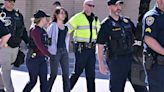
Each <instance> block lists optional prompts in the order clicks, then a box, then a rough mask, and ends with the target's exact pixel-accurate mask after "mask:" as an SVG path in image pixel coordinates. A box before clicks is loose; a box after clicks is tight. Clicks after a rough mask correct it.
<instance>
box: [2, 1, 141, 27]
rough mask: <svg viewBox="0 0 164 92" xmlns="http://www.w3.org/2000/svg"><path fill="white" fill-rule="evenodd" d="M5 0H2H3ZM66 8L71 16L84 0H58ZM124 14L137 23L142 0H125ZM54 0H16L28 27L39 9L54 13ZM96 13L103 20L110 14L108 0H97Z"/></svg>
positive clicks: (79, 8) (80, 8) (78, 9)
mask: <svg viewBox="0 0 164 92" xmlns="http://www.w3.org/2000/svg"><path fill="white" fill-rule="evenodd" d="M2 1H3V0H0V2H2ZM58 1H60V2H61V4H62V6H63V7H64V8H66V10H67V11H68V13H69V17H71V16H72V15H74V14H75V13H77V12H79V11H81V10H82V4H83V0H58ZM123 1H124V5H123V12H122V13H123V15H126V16H129V17H130V18H131V19H132V20H133V22H134V23H135V24H136V23H137V17H138V7H139V1H140V0H123ZM53 2H54V0H16V6H15V7H16V8H18V9H19V10H20V12H21V13H22V14H23V15H24V19H25V24H26V27H27V28H29V26H30V24H31V22H30V18H31V17H32V15H33V13H34V12H35V11H36V10H37V9H43V10H44V11H45V12H47V13H49V14H52V12H51V11H52V7H51V5H52V3H53ZM95 5H96V7H95V9H94V11H95V13H96V15H97V16H98V17H99V18H100V20H103V19H104V18H105V17H106V16H108V12H107V5H106V0H95Z"/></svg>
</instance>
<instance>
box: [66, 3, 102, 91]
mask: <svg viewBox="0 0 164 92" xmlns="http://www.w3.org/2000/svg"><path fill="white" fill-rule="evenodd" d="M94 6H95V5H94V1H93V0H85V1H84V2H83V11H82V12H80V13H77V14H75V15H74V16H73V17H72V18H71V19H70V20H69V21H68V23H67V25H68V28H69V33H71V32H72V31H74V34H73V39H74V47H75V48H74V50H75V58H76V61H75V69H74V72H73V73H72V75H71V77H70V85H71V89H72V88H73V87H74V85H75V84H76V82H77V80H78V78H79V76H80V75H81V73H82V72H83V70H84V69H85V73H86V80H87V89H88V92H95V62H96V57H95V41H96V38H97V31H98V30H99V27H100V21H99V19H98V17H97V16H96V15H95V14H94V13H93V12H92V10H93V8H94Z"/></svg>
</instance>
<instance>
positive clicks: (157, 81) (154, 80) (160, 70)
mask: <svg viewBox="0 0 164 92" xmlns="http://www.w3.org/2000/svg"><path fill="white" fill-rule="evenodd" d="M148 82H149V90H150V91H149V92H164V66H163V65H158V64H154V65H153V66H152V68H151V70H150V71H149V73H148Z"/></svg>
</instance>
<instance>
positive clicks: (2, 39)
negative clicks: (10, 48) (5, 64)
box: [0, 21, 11, 92]
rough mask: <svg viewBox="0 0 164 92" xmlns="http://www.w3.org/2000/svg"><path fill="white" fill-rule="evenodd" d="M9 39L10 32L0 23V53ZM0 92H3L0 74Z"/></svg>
mask: <svg viewBox="0 0 164 92" xmlns="http://www.w3.org/2000/svg"><path fill="white" fill-rule="evenodd" d="M10 37H11V34H10V31H9V30H7V28H6V26H5V25H4V23H3V22H2V21H0V53H1V48H5V47H6V46H7V41H8V40H9V38H10ZM0 65H1V64H0ZM0 92H4V84H3V80H2V76H1V74H0Z"/></svg>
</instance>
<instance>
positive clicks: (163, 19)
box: [143, 0, 164, 92]
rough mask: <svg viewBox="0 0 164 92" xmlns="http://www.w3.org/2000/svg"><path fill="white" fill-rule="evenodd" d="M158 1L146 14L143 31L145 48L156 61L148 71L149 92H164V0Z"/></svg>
mask: <svg viewBox="0 0 164 92" xmlns="http://www.w3.org/2000/svg"><path fill="white" fill-rule="evenodd" d="M156 3H157V6H156V7H155V8H153V9H152V10H150V11H148V12H147V13H146V14H145V15H144V18H143V31H144V42H145V44H146V45H145V50H146V52H147V53H148V54H149V56H152V57H153V59H154V61H155V62H154V63H153V65H152V66H151V68H150V70H149V71H148V82H149V92H164V85H163V84H164V78H163V76H164V73H163V71H164V38H163V35H164V26H163V23H164V0H156ZM149 62H150V61H146V63H149Z"/></svg>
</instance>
